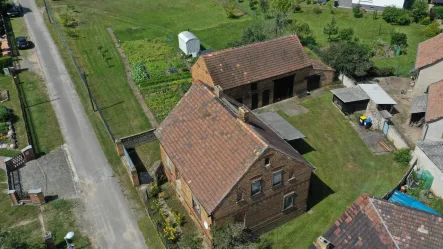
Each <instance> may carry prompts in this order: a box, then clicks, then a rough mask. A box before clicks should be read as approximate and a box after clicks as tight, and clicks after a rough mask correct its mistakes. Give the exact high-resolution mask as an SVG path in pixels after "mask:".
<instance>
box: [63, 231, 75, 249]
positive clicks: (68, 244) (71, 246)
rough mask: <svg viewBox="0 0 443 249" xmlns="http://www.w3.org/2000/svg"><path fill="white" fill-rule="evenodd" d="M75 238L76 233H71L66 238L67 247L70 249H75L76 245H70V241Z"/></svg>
mask: <svg viewBox="0 0 443 249" xmlns="http://www.w3.org/2000/svg"><path fill="white" fill-rule="evenodd" d="M73 237H74V232H69V233H67V234H66V236H65V241H66V245H67V246H68V249H74V245H72V244H71V243H69V241H70V240H72V238H73Z"/></svg>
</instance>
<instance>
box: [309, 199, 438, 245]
mask: <svg viewBox="0 0 443 249" xmlns="http://www.w3.org/2000/svg"><path fill="white" fill-rule="evenodd" d="M442 231H443V218H442V217H441V216H437V215H435V214H431V213H428V212H424V211H421V210H418V209H414V208H410V207H406V206H403V205H400V204H397V203H392V202H388V201H386V200H382V199H376V198H373V197H368V196H367V195H365V194H363V195H362V196H360V197H359V198H358V199H357V201H355V202H354V203H353V204H352V205H351V207H349V208H348V209H347V210H346V211H345V212H344V214H343V215H342V216H341V217H340V218H338V219H337V220H336V221H335V223H334V224H333V225H332V226H331V227H330V228H329V230H328V231H327V232H326V233H325V234H323V236H320V237H319V238H318V239H317V241H315V242H314V244H313V245H312V246H311V247H309V249H332V248H334V249H363V248H370V249H399V248H402V249H423V248H426V249H441V248H442V243H443V233H442Z"/></svg>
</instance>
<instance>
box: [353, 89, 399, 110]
mask: <svg viewBox="0 0 443 249" xmlns="http://www.w3.org/2000/svg"><path fill="white" fill-rule="evenodd" d="M358 86H359V87H361V89H362V90H363V91H365V93H366V94H367V95H368V96H369V98H370V99H371V100H372V101H373V102H374V103H375V104H377V105H396V104H397V102H395V100H394V99H392V98H391V96H389V94H387V93H386V92H385V90H383V88H381V87H380V86H379V85H378V84H359V85H358Z"/></svg>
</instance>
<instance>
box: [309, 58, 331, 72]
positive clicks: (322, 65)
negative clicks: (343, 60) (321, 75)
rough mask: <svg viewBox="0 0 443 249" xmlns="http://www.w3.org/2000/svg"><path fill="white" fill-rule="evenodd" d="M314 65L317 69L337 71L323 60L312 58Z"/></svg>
mask: <svg viewBox="0 0 443 249" xmlns="http://www.w3.org/2000/svg"><path fill="white" fill-rule="evenodd" d="M311 62H312V67H313V68H314V69H315V70H325V71H335V70H334V69H333V68H332V67H330V66H328V65H326V64H325V63H323V62H322V61H319V60H314V59H311Z"/></svg>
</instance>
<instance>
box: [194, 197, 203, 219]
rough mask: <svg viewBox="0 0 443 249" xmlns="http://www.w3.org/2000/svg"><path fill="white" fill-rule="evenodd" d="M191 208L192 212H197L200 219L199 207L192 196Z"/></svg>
mask: <svg viewBox="0 0 443 249" xmlns="http://www.w3.org/2000/svg"><path fill="white" fill-rule="evenodd" d="M192 208H193V209H194V212H195V213H196V214H197V217H198V218H199V219H201V208H200V204H199V203H198V201H197V200H196V199H195V197H194V196H193V197H192Z"/></svg>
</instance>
